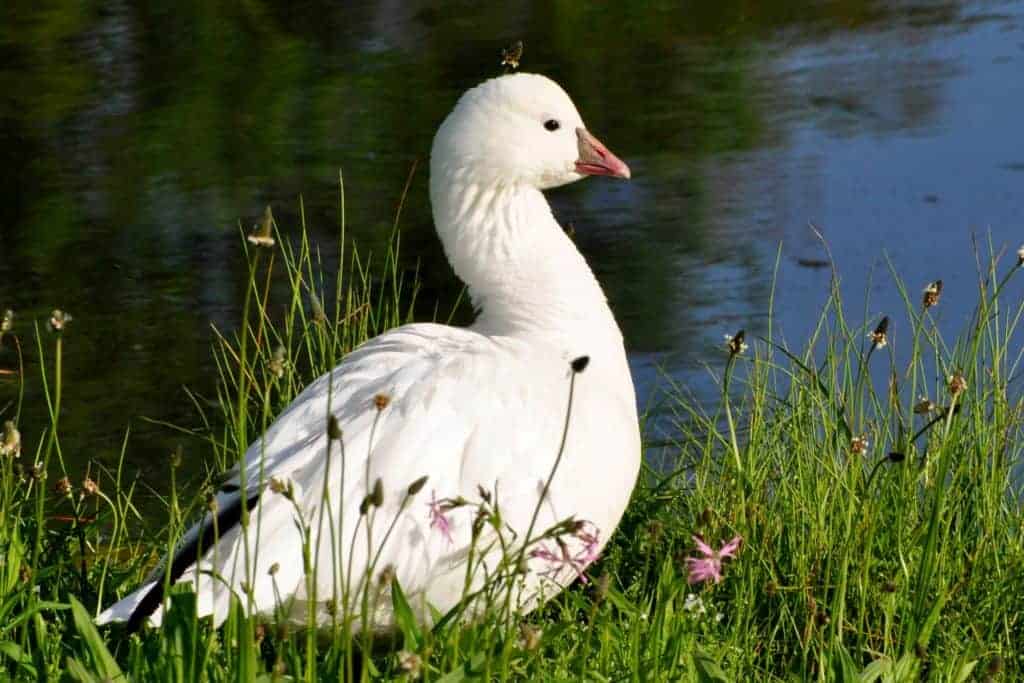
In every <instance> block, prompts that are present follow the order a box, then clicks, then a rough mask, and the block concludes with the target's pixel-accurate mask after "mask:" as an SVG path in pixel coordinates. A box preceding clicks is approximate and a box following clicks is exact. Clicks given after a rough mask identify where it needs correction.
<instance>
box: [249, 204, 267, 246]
mask: <svg viewBox="0 0 1024 683" xmlns="http://www.w3.org/2000/svg"><path fill="white" fill-rule="evenodd" d="M273 229H274V214H273V212H272V211H271V210H270V206H267V208H266V209H264V210H263V220H262V221H260V224H259V225H257V226H255V227H253V230H252V233H251V234H250V235H249V237H248V238H247V239H248V240H249V242H251V243H252V244H255V245H256V246H257V247H272V246H274V236H273V234H272V232H273Z"/></svg>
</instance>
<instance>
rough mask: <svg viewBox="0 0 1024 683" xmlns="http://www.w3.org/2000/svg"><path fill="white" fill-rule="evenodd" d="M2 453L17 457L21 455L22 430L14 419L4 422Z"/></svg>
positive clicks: (0, 450) (1, 443)
mask: <svg viewBox="0 0 1024 683" xmlns="http://www.w3.org/2000/svg"><path fill="white" fill-rule="evenodd" d="M0 455H8V456H10V457H12V458H16V457H18V456H19V455H21V432H19V431H18V426H17V425H15V424H14V420H7V421H6V422H4V436H3V440H2V441H0Z"/></svg>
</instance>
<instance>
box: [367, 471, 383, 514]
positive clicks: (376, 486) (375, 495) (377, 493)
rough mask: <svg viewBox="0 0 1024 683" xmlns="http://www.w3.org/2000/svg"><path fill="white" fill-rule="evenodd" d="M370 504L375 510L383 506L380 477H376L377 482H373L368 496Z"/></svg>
mask: <svg viewBox="0 0 1024 683" xmlns="http://www.w3.org/2000/svg"><path fill="white" fill-rule="evenodd" d="M370 502H371V503H373V506H374V507H377V508H379V507H380V506H381V505H383V504H384V484H383V482H381V480H380V477H377V481H375V482H373V492H372V493H371V494H370Z"/></svg>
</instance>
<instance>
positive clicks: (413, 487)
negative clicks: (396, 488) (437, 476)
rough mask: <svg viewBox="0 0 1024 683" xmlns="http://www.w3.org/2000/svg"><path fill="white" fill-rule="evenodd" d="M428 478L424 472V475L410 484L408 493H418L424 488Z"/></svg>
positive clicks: (413, 494)
mask: <svg viewBox="0 0 1024 683" xmlns="http://www.w3.org/2000/svg"><path fill="white" fill-rule="evenodd" d="M427 479H429V477H428V476H427V475H425V474H424V475H423V476H422V477H420V478H419V479H417V480H416V481H414V482H413V483H411V484H409V488H408V489H406V493H408V494H409V495H410V496H415V495H416V494H417V493H419V492H420V491H422V490H423V487H424V486H425V485H426V483H427Z"/></svg>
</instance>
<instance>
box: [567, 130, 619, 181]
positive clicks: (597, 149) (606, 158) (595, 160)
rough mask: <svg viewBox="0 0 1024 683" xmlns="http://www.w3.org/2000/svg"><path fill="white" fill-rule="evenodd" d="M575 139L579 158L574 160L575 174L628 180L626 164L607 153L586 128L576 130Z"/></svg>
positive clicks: (605, 148) (606, 149)
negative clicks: (577, 143)
mask: <svg viewBox="0 0 1024 683" xmlns="http://www.w3.org/2000/svg"><path fill="white" fill-rule="evenodd" d="M576 139H577V140H578V141H579V150H580V157H579V159H577V160H576V172H577V173H581V174H583V175H607V176H612V177H613V178H625V179H627V180H628V179H629V166H626V162H624V161H623V160H622V159H620V158H618V157H617V156H615V155H614V154H612V153H611V152H609V151H608V148H607V147H605V146H604V145H603V144H602V143H601V141H600V140H598V139H597V138H595V137H594V136H593V135H591V134H590V133H588V132H587V129H586V128H577V129H576Z"/></svg>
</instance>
